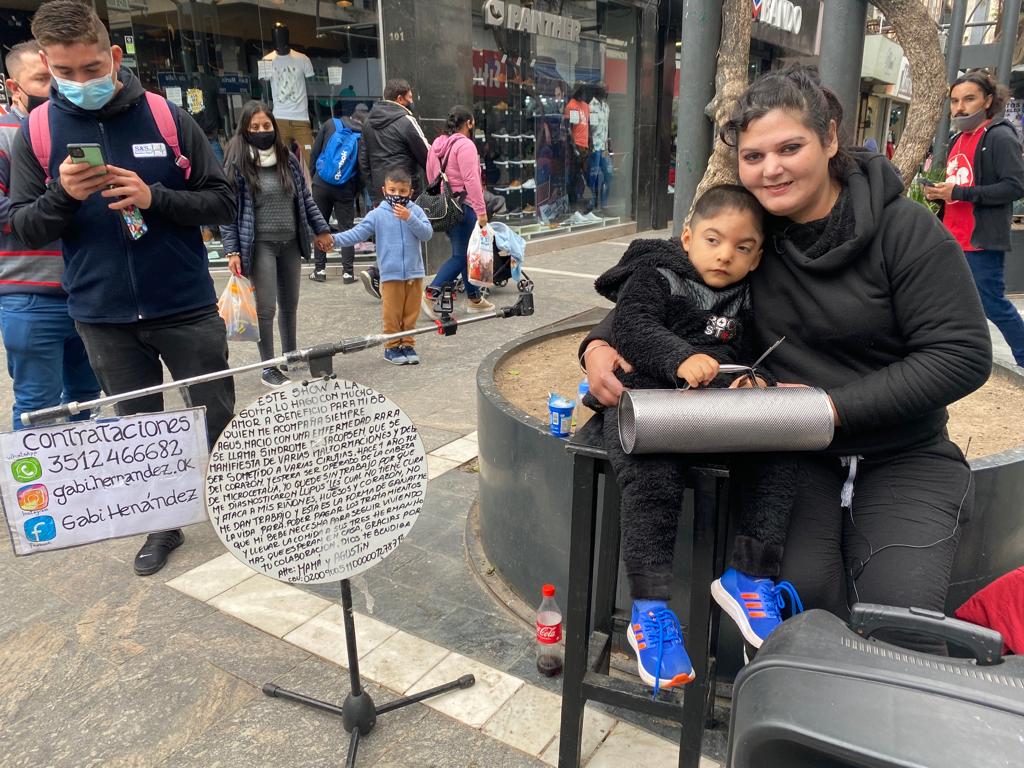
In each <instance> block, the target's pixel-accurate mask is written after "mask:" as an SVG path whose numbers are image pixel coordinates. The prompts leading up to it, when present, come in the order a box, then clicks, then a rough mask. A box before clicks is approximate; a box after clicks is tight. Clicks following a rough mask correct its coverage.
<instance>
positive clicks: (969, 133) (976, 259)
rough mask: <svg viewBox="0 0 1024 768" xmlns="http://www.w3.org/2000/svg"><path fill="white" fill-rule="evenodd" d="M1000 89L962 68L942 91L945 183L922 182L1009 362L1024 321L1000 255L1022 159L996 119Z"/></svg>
mask: <svg viewBox="0 0 1024 768" xmlns="http://www.w3.org/2000/svg"><path fill="white" fill-rule="evenodd" d="M1007 95H1008V94H1007V91H1006V87H1005V86H1003V85H999V84H998V83H997V82H996V81H995V79H994V78H993V77H992V76H991V75H989V74H988V73H987V72H982V71H974V72H968V73H967V74H965V75H963V76H962V77H960V78H958V79H957V80H956V82H954V83H953V86H952V88H950V91H949V105H950V111H951V112H952V121H951V122H952V126H953V129H954V130H956V131H957V132H958V133H957V134H956V136H955V137H954V138H953V146H952V148H951V149H950V152H949V159H948V160H947V161H946V181H944V182H942V183H940V184H936V185H935V186H933V187H925V190H924V193H925V196H926V197H927V198H928V199H929V200H941V201H942V202H943V203H944V208H943V214H942V222H943V224H945V225H946V228H947V229H948V230H949V231H950V234H952V235H953V237H955V238H956V240H957V242H958V243H960V247H961V248H963V249H964V255H965V256H966V257H967V263H968V264H969V265H970V267H971V273H972V274H973V275H974V282H975V284H976V285H977V286H978V293H980V294H981V303H982V305H983V306H984V307H985V315H986V316H987V317H988V319H989V320H991V321H992V322H993V323H995V325H996V327H997V328H999V331H1000V333H1002V334H1003V338H1004V339H1006V343H1007V344H1009V346H1010V350H1011V351H1012V352H1013V359H1014V360H1015V361H1016V363H1017V365H1019V366H1024V320H1021V316H1020V313H1019V312H1017V309H1016V307H1014V306H1013V304H1011V303H1010V301H1009V300H1008V299H1007V298H1006V295H1005V286H1004V283H1003V258H1004V255H1005V253H1006V251H1008V250H1010V224H1011V221H1012V217H1013V202H1014V200H1017V199H1019V198H1021V197H1024V159H1022V158H1021V145H1020V141H1019V140H1018V138H1017V132H1016V131H1015V130H1014V128H1013V126H1012V125H1011V124H1010V123H1009V122H1008V121H1007V120H1006V119H1005V118H1004V117H1003V106H1004V105H1005V104H1006V98H1007Z"/></svg>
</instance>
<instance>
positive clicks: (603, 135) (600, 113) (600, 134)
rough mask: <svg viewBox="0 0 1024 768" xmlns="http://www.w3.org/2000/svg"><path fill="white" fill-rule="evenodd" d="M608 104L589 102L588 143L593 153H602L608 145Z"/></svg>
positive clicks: (596, 100)
mask: <svg viewBox="0 0 1024 768" xmlns="http://www.w3.org/2000/svg"><path fill="white" fill-rule="evenodd" d="M608 113H609V110H608V103H607V102H604V101H601V100H599V99H591V100H590V141H591V142H592V143H593V145H594V151H595V152H604V151H605V149H607V144H608Z"/></svg>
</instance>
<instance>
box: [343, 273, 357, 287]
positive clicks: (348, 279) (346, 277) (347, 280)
mask: <svg viewBox="0 0 1024 768" xmlns="http://www.w3.org/2000/svg"><path fill="white" fill-rule="evenodd" d="M355 281H356V276H355V275H353V274H352V273H351V272H346V273H345V274H343V275H342V276H341V282H342V283H343V284H344V285H352V283H354V282H355Z"/></svg>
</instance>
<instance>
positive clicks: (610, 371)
mask: <svg viewBox="0 0 1024 768" xmlns="http://www.w3.org/2000/svg"><path fill="white" fill-rule="evenodd" d="M583 358H584V359H583V365H584V366H585V368H586V371H587V382H588V383H589V384H590V394H592V395H593V396H594V397H596V398H597V400H598V402H600V403H601V405H604V406H606V407H608V408H612V407H614V406H615V405H617V404H618V402H619V397H620V396H621V395H622V393H623V392H624V391H625V387H623V386H622V382H621V381H619V379H618V377H617V376H616V375H615V371H617V370H621V371H624V372H625V373H632V372H633V366H631V365H630V364H629V363H628V362H626V360H625V358H623V357H622V356H621V355H620V354H619V353H618V352H616V351H615V348H614V347H612V346H611V345H610V344H608V342H606V341H601V340H600V339H594V341H592V342H590V345H589V346H588V347H587V349H586V351H585V352H584V353H583Z"/></svg>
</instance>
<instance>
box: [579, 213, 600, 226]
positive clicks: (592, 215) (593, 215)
mask: <svg viewBox="0 0 1024 768" xmlns="http://www.w3.org/2000/svg"><path fill="white" fill-rule="evenodd" d="M583 218H584V219H586V220H587V221H592V222H593V223H594V224H604V219H602V218H601V217H600V216H598V215H597V214H596V213H594V212H593V211H591V212H590V213H588V214H587V215H586V216H584V217H583Z"/></svg>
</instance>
